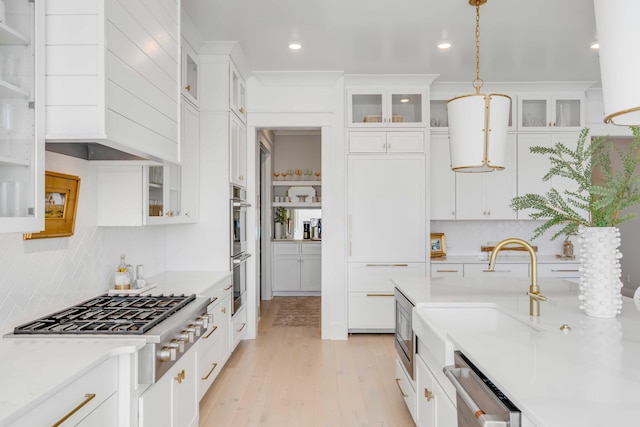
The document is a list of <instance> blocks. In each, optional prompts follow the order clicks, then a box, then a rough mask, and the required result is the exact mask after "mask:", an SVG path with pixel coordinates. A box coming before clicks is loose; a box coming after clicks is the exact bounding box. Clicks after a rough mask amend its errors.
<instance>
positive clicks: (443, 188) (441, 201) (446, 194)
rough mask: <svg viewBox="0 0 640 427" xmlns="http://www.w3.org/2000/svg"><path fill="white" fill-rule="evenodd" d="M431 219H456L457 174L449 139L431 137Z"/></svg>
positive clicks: (443, 136) (440, 136) (439, 135)
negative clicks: (453, 165)
mask: <svg viewBox="0 0 640 427" xmlns="http://www.w3.org/2000/svg"><path fill="white" fill-rule="evenodd" d="M429 162H430V167H431V170H430V173H431V179H430V180H429V181H430V188H431V203H430V205H431V219H432V220H434V219H455V218H456V173H455V172H454V171H452V170H451V161H450V155H449V137H448V136H447V135H446V134H436V135H431V148H430V152H429Z"/></svg>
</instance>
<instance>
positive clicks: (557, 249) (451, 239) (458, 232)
mask: <svg viewBox="0 0 640 427" xmlns="http://www.w3.org/2000/svg"><path fill="white" fill-rule="evenodd" d="M542 223H543V222H542V221H431V232H432V233H444V234H445V244H446V250H447V255H464V256H467V255H479V254H480V246H486V245H487V243H488V242H495V243H497V242H499V241H500V240H503V239H506V238H508V237H518V238H521V239H524V240H526V241H527V242H529V243H531V244H532V245H534V246H538V254H540V255H555V254H561V253H562V244H563V242H564V238H563V237H558V238H557V239H556V240H554V241H551V240H550V239H551V236H553V234H554V232H553V231H548V232H547V233H545V234H544V235H542V236H541V237H538V238H537V239H536V240H531V237H533V231H534V230H535V229H536V228H537V227H538V226H540V225H541V224H542ZM575 240H577V239H573V242H574V244H575Z"/></svg>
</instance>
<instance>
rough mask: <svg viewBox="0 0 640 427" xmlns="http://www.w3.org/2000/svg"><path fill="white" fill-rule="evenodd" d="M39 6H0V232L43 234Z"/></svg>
mask: <svg viewBox="0 0 640 427" xmlns="http://www.w3.org/2000/svg"><path fill="white" fill-rule="evenodd" d="M44 5H45V3H44V2H42V1H39V2H35V3H34V2H29V1H27V0H5V1H4V7H5V13H4V15H5V20H4V21H3V22H2V23H0V57H2V58H3V73H2V76H1V77H0V233H14V232H38V231H41V230H43V229H44V198H43V197H42V194H44V145H45V144H44V102H45V101H44V100H45V96H44V95H45V93H44V74H45V68H44V55H43V54H44V28H45V27H44Z"/></svg>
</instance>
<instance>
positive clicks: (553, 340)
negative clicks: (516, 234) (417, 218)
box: [394, 278, 640, 427]
mask: <svg viewBox="0 0 640 427" xmlns="http://www.w3.org/2000/svg"><path fill="white" fill-rule="evenodd" d="M394 282H395V284H396V287H397V288H398V289H399V290H400V291H401V292H402V293H403V294H405V295H406V296H407V297H408V298H409V299H410V300H411V301H412V302H413V303H414V304H415V306H416V307H415V308H414V310H413V316H412V321H413V329H414V331H415V333H416V336H417V337H418V338H419V340H420V341H421V345H424V346H426V347H427V349H428V350H429V351H433V352H434V353H439V349H438V348H430V342H431V343H434V341H437V340H435V339H434V335H433V334H432V335H429V332H430V331H431V332H432V331H436V332H437V334H439V335H440V338H441V339H443V340H447V341H449V342H450V343H451V344H452V345H453V348H455V349H457V350H460V351H462V352H463V353H464V354H465V355H466V356H467V357H468V358H469V359H470V360H471V361H472V362H473V363H474V364H475V365H476V366H477V367H478V368H479V369H480V370H481V371H482V372H483V373H484V374H485V375H486V376H487V377H489V379H490V380H491V381H492V382H493V383H494V384H495V385H496V386H497V387H498V388H499V389H500V390H501V391H502V392H503V393H504V394H505V395H506V396H507V397H509V398H510V399H511V400H512V402H514V403H515V405H516V406H518V407H519V409H520V410H521V411H522V413H523V416H524V418H525V419H526V422H527V423H525V424H524V425H535V426H536V427H556V426H558V427H560V426H561V427H570V426H580V427H606V426H614V425H619V426H622V425H635V424H634V423H636V421H632V420H637V408H638V407H640V364H639V361H640V309H639V308H638V307H637V306H636V304H635V303H634V301H633V300H632V299H630V298H623V300H624V302H623V309H622V313H621V314H620V315H619V316H618V317H617V318H615V319H596V318H591V317H588V316H586V315H585V314H583V313H582V312H581V311H580V309H579V307H578V285H577V284H575V283H572V282H568V281H563V280H559V279H541V280H540V281H539V284H540V288H541V293H542V294H544V295H545V296H547V298H548V301H546V302H543V303H541V308H540V312H541V315H540V316H539V317H531V316H529V298H528V297H527V296H526V295H525V292H526V291H527V289H528V286H529V284H530V279H527V278H494V279H488V278H487V279H485V278H425V279H409V278H407V279H397V280H394ZM451 303H459V304H461V305H466V304H483V303H490V304H496V305H497V306H498V307H499V308H501V309H503V310H504V311H505V312H506V313H508V314H510V315H512V316H513V317H514V318H515V319H519V320H520V321H521V322H522V323H523V324H525V329H527V328H526V324H527V323H528V324H530V325H531V328H528V329H530V330H529V331H528V332H526V331H525V332H522V331H520V332H518V333H500V332H496V331H490V330H482V329H481V328H480V329H476V330H474V328H473V322H474V319H473V318H472V317H470V318H469V319H464V320H465V321H467V322H468V324H469V325H471V326H470V327H468V328H464V327H461V328H452V330H449V331H447V330H445V329H446V327H443V326H442V324H437V322H434V320H433V319H430V318H429V316H428V315H427V314H426V312H425V310H424V308H425V307H428V306H429V305H437V304H445V305H446V304H451ZM562 325H568V326H569V328H570V330H567V329H566V328H564V330H561V329H560V328H561V327H562ZM436 347H437V345H436ZM449 350H451V349H449ZM438 356H439V355H438V354H435V357H433V358H432V359H431V362H432V366H433V362H434V361H438V360H440V361H441V360H442V358H439V357H438ZM429 357H430V356H429ZM447 363H448V362H447ZM439 368H440V370H441V368H442V367H441V366H440V367H439ZM434 374H436V372H434ZM436 376H440V375H436ZM440 378H443V377H442V376H440ZM444 382H446V380H444V381H443V384H442V386H443V388H444V389H445V391H447V393H446V394H447V397H448V398H449V399H451V401H452V402H455V393H453V396H452V392H451V390H452V387H450V384H445V383H444Z"/></svg>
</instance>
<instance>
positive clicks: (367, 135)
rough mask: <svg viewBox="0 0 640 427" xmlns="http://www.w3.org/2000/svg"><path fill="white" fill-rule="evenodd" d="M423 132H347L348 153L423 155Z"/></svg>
mask: <svg viewBox="0 0 640 427" xmlns="http://www.w3.org/2000/svg"><path fill="white" fill-rule="evenodd" d="M424 144H425V135H424V132H421V131H414V132H411V131H410V132H384V131H378V132H349V152H350V153H424Z"/></svg>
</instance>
